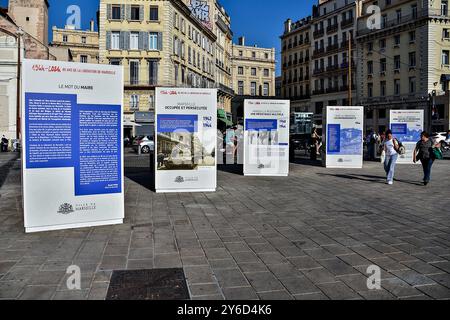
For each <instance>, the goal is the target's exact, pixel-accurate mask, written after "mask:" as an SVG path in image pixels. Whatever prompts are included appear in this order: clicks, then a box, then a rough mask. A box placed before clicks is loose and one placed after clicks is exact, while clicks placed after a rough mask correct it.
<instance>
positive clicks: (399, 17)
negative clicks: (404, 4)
mask: <svg viewBox="0 0 450 320" xmlns="http://www.w3.org/2000/svg"><path fill="white" fill-rule="evenodd" d="M396 14H397V23H401V22H402V10H397V11H396Z"/></svg>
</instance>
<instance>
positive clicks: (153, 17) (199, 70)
mask: <svg viewBox="0 0 450 320" xmlns="http://www.w3.org/2000/svg"><path fill="white" fill-rule="evenodd" d="M200 2H202V1H200ZM205 3H206V6H205V5H202V6H201V7H199V8H197V7H192V6H193V5H195V4H197V2H196V1H193V2H191V1H190V0H127V1H119V0H101V1H100V40H99V47H100V54H99V60H100V63H110V64H120V65H123V66H124V72H125V77H124V78H125V95H124V99H125V101H124V110H125V118H126V119H127V120H130V121H134V114H135V113H136V112H154V102H155V98H154V93H155V87H157V86H168V87H198V88H219V99H220V97H221V95H220V92H221V87H220V85H223V86H224V87H225V89H227V83H228V82H229V78H227V77H225V76H222V77H220V76H218V75H217V73H218V72H219V71H218V69H217V65H218V64H220V66H221V68H220V72H221V73H222V74H225V75H226V74H227V73H228V69H227V65H229V64H230V62H229V60H227V59H225V57H226V54H224V58H223V60H222V58H220V59H217V60H216V52H217V51H216V44H217V38H218V35H219V34H220V33H219V32H218V31H217V29H218V26H217V25H216V23H215V22H216V21H215V14H214V13H217V12H218V11H217V10H218V7H217V6H216V1H215V0H208V1H206V2H205ZM223 12H224V11H223ZM222 14H223V15H225V13H222ZM225 25H226V26H228V28H229V18H228V22H226V21H225ZM222 32H223V31H222ZM230 32H231V31H230ZM223 34H224V35H225V36H227V37H228V38H229V37H230V35H229V34H225V33H224V32H223ZM229 42H230V39H224V40H223V41H222V42H221V43H220V45H221V47H222V48H223V50H224V53H225V51H226V50H228V48H229ZM219 52H220V51H219ZM230 91H231V90H230ZM219 105H220V104H219Z"/></svg>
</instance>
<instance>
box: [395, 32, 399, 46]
mask: <svg viewBox="0 0 450 320" xmlns="http://www.w3.org/2000/svg"><path fill="white" fill-rule="evenodd" d="M394 44H395V45H396V46H399V45H400V35H399V34H396V35H395V36H394Z"/></svg>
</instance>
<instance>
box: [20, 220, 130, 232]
mask: <svg viewBox="0 0 450 320" xmlns="http://www.w3.org/2000/svg"><path fill="white" fill-rule="evenodd" d="M116 224H123V219H117V220H106V221H95V222H84V223H72V224H60V225H57V226H44V227H25V233H34V232H43V231H56V230H65V229H77V228H88V227H98V226H109V225H116Z"/></svg>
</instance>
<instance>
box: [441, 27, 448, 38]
mask: <svg viewBox="0 0 450 320" xmlns="http://www.w3.org/2000/svg"><path fill="white" fill-rule="evenodd" d="M449 30H450V29H447V28H444V29H443V30H442V39H449V38H450V31H449Z"/></svg>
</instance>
